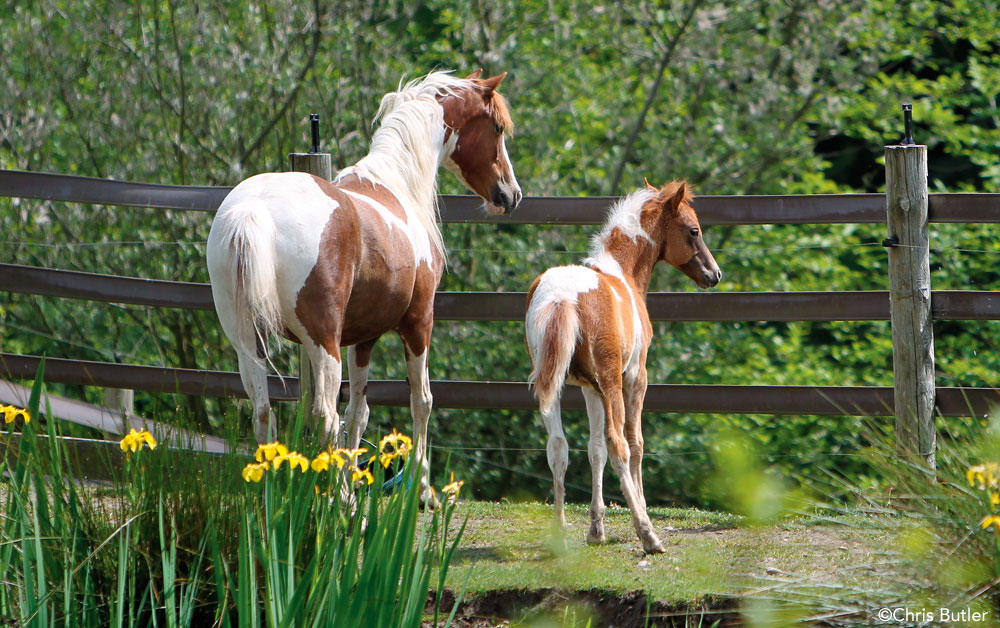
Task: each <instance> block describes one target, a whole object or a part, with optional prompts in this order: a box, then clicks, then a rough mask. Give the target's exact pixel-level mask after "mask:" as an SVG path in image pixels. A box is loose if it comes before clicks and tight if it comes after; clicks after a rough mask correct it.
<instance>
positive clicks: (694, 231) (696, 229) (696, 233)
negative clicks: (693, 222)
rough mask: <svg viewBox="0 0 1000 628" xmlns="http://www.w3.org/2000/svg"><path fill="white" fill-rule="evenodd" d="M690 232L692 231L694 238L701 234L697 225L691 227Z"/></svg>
mask: <svg viewBox="0 0 1000 628" xmlns="http://www.w3.org/2000/svg"><path fill="white" fill-rule="evenodd" d="M690 233H691V237H692V238H697V237H698V234H699V233H700V232H699V231H698V228H697V227H695V228H693V229H691V232H690Z"/></svg>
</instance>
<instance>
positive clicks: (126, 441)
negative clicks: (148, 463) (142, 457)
mask: <svg viewBox="0 0 1000 628" xmlns="http://www.w3.org/2000/svg"><path fill="white" fill-rule="evenodd" d="M143 445H146V446H147V447H149V448H150V449H156V439H155V438H153V435H152V434H150V433H149V430H142V431H139V430H136V429H135V428H132V429H131V430H129V433H128V434H126V435H125V437H124V438H122V440H121V442H120V443H119V446H121V448H122V451H125V452H131V453H134V452H136V451H138V450H140V449H142V446H143Z"/></svg>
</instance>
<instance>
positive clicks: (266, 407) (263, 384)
mask: <svg viewBox="0 0 1000 628" xmlns="http://www.w3.org/2000/svg"><path fill="white" fill-rule="evenodd" d="M251 346H252V345H251ZM236 355H237V357H238V358H239V364H240V379H241V380H242V381H243V389H244V390H246V392H247V396H248V397H249V398H250V402H251V403H252V404H253V425H254V427H253V433H254V438H256V439H257V443H259V444H264V443H269V442H271V441H273V440H274V439H275V438H277V426H275V425H271V424H270V417H271V399H270V397H269V396H268V392H267V366H266V365H265V363H264V359H263V358H259V357H257V356H255V355H250V354H247V353H246V352H244V351H240V350H237V352H236Z"/></svg>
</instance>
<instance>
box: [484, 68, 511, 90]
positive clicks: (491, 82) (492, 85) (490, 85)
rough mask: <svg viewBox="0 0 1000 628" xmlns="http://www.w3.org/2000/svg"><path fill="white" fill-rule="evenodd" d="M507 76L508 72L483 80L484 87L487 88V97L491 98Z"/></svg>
mask: <svg viewBox="0 0 1000 628" xmlns="http://www.w3.org/2000/svg"><path fill="white" fill-rule="evenodd" d="M505 76H507V73H506V72H503V73H502V74H497V75H496V76H491V77H490V78H488V79H481V80H482V86H483V87H485V88H486V95H487V96H489V95H490V94H492V93H493V92H495V91H496V89H497V88H498V87H500V82H501V81H503V77H505Z"/></svg>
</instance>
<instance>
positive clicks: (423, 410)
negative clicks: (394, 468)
mask: <svg viewBox="0 0 1000 628" xmlns="http://www.w3.org/2000/svg"><path fill="white" fill-rule="evenodd" d="M403 345H404V347H405V349H406V379H407V380H408V381H409V383H410V414H411V415H412V416H413V442H414V452H413V454H414V456H416V460H415V461H414V462H415V464H414V465H413V469H414V472H416V473H419V474H420V499H421V500H422V501H423V502H424V503H425V504H431V505H436V499H435V497H434V495H433V493H432V492H431V488H430V477H429V476H430V462H429V461H428V459H427V422H428V420H429V418H430V415H431V408H432V407H433V404H434V398H433V397H432V396H431V383H430V373H429V372H428V370H427V354H428V347H427V345H424V346H423V351H421V352H420V353H415V352H414V351H413V350H412V349H411V348H410V344H409V343H408V342H407V337H406V336H405V335H404V336H403Z"/></svg>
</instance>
